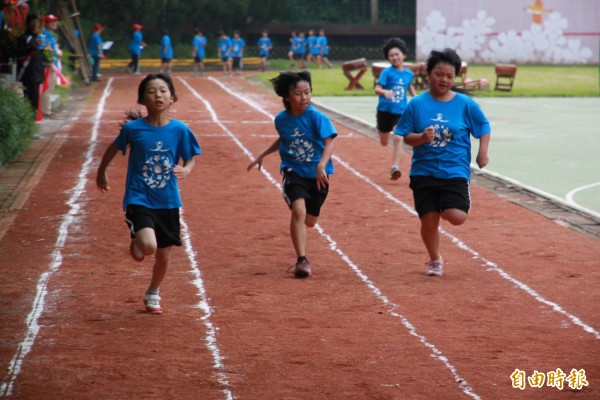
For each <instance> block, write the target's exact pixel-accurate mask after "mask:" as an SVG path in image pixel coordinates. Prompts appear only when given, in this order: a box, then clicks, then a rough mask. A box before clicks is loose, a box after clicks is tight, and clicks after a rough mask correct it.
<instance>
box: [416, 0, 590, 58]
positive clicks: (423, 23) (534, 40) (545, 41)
mask: <svg viewBox="0 0 600 400" xmlns="http://www.w3.org/2000/svg"><path fill="white" fill-rule="evenodd" d="M416 24H417V33H416V54H417V59H419V60H422V59H425V58H426V57H427V55H428V54H429V52H430V51H431V50H432V49H443V48H445V47H451V48H454V49H456V50H457V51H458V52H459V54H460V55H461V57H462V58H463V59H464V60H465V61H468V62H477V63H502V62H505V63H522V64H525V63H530V64H598V48H599V46H600V1H599V0H577V1H573V0H502V1H497V2H496V1H494V2H492V1H489V0H446V1H436V0H417V21H416Z"/></svg>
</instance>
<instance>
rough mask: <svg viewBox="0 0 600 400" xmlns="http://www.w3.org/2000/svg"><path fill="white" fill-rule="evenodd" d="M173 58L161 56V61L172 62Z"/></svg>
mask: <svg viewBox="0 0 600 400" xmlns="http://www.w3.org/2000/svg"><path fill="white" fill-rule="evenodd" d="M172 60H173V59H172V58H161V59H160V61H162V62H164V63H170V62H171V61H172Z"/></svg>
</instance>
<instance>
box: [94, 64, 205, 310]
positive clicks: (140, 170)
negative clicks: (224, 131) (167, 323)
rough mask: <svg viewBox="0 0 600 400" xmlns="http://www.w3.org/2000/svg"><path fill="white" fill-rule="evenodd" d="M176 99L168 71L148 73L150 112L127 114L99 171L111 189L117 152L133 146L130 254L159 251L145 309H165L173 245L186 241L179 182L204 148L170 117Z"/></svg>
mask: <svg viewBox="0 0 600 400" xmlns="http://www.w3.org/2000/svg"><path fill="white" fill-rule="evenodd" d="M176 101H177V95H176V94H175V88H174V86H173V81H172V80H171V78H170V76H169V75H165V74H150V75H148V76H146V77H145V78H144V79H143V80H142V82H141V83H140V85H139V88H138V103H139V104H142V105H144V106H145V107H146V110H147V111H148V115H147V116H146V117H145V118H142V117H141V115H140V116H135V115H132V114H133V113H128V117H130V118H129V119H132V120H131V121H130V122H127V123H125V124H123V126H122V127H121V132H120V133H119V135H118V136H117V138H116V139H115V141H114V142H113V143H111V144H110V145H109V146H108V148H107V149H106V152H105V153H104V156H103V157H102V161H101V163H100V166H99V167H98V173H97V176H96V185H97V186H98V189H99V190H100V191H102V192H105V191H108V190H110V187H109V186H108V178H107V176H106V169H107V168H108V165H109V164H110V162H111V161H112V159H113V158H114V157H115V156H116V155H117V153H118V152H121V153H123V154H125V153H126V151H127V148H128V147H129V149H130V150H129V162H128V167H127V181H126V185H125V195H124V198H123V208H124V210H125V218H126V222H127V225H128V226H129V228H130V230H131V243H130V245H129V251H130V254H131V256H132V257H133V259H134V260H136V261H143V260H144V258H145V256H150V255H154V256H155V258H154V268H153V271H152V279H151V281H150V285H149V286H148V289H147V290H146V295H145V297H144V304H145V306H146V312H148V313H152V314H161V313H162V312H163V309H162V307H161V305H160V300H161V298H160V294H159V289H160V284H161V283H162V281H163V279H164V278H165V275H166V273H167V270H168V267H169V260H170V256H171V247H172V246H173V245H175V246H181V238H180V234H179V231H180V221H179V208H180V207H181V197H180V194H179V186H178V181H179V180H180V179H183V178H185V177H187V176H188V175H189V174H190V172H192V169H193V168H194V165H195V161H194V156H196V155H199V154H200V153H201V150H200V146H199V145H198V142H197V141H196V137H195V136H194V133H193V132H192V131H191V130H190V129H189V128H188V127H187V126H186V125H185V124H184V123H183V122H180V121H178V120H176V119H172V118H171V117H170V116H169V108H170V106H171V104H173V103H174V102H176ZM180 160H183V162H182V165H179V161H180Z"/></svg>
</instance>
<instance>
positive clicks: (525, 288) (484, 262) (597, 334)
mask: <svg viewBox="0 0 600 400" xmlns="http://www.w3.org/2000/svg"><path fill="white" fill-rule="evenodd" d="M209 79H210V80H212V81H214V82H216V83H217V84H218V85H219V86H221V87H222V88H223V90H225V91H227V92H228V93H229V94H231V95H232V96H234V97H237V98H238V99H239V100H241V101H243V102H245V103H246V104H248V105H250V106H251V107H254V108H255V109H256V110H257V111H259V112H261V113H263V114H265V115H267V116H269V117H270V118H273V117H272V116H271V115H270V114H268V113H266V112H265V111H263V110H262V109H261V107H260V106H259V105H258V104H255V103H254V102H252V101H249V100H247V99H245V98H243V97H241V96H240V95H238V94H237V92H235V91H234V90H231V89H230V88H228V87H227V86H226V85H225V84H223V83H221V82H219V81H217V80H215V79H213V78H209ZM333 159H334V160H335V161H336V162H337V163H339V164H341V165H343V166H344V167H345V168H346V169H348V170H349V171H350V172H352V173H353V174H354V175H355V176H357V177H358V178H360V179H362V180H363V181H365V182H366V183H368V184H369V185H371V186H373V187H374V188H375V189H376V190H377V191H379V192H380V193H382V194H383V195H384V196H385V197H386V198H387V199H389V200H391V201H392V202H394V203H396V204H398V205H400V206H402V207H403V208H404V209H405V210H407V211H409V212H410V213H411V214H413V215H416V211H415V210H414V209H413V208H412V207H410V206H409V205H408V204H406V203H404V202H402V201H401V200H399V199H397V198H396V197H394V196H393V195H392V194H391V193H389V192H387V191H386V190H385V189H383V188H382V187H381V186H379V185H377V184H376V183H375V182H373V181H372V180H371V179H369V178H368V177H366V176H365V175H363V174H362V173H360V172H358V171H357V170H356V169H354V168H352V167H351V166H350V164H349V163H347V162H345V161H343V160H342V159H340V158H339V157H337V156H335V155H334V156H333ZM440 233H441V234H442V235H444V236H446V237H447V238H449V239H450V240H451V241H452V243H454V244H455V245H456V246H457V247H458V248H460V249H462V250H465V251H466V252H468V253H470V254H471V255H472V256H473V259H478V260H481V261H482V264H481V266H482V267H486V268H488V269H490V270H492V271H495V272H496V273H498V275H500V276H501V277H502V278H504V279H505V280H507V281H508V282H510V283H512V284H514V285H515V286H516V287H518V288H519V289H521V290H522V291H524V292H525V293H527V294H528V295H530V296H532V297H533V298H534V299H535V300H537V301H538V302H540V303H542V304H545V305H547V306H549V307H551V308H552V310H554V311H555V312H557V313H559V314H562V315H564V316H565V317H567V318H568V319H569V320H571V322H572V323H573V324H575V325H577V326H579V327H581V328H582V329H583V330H584V331H586V332H588V333H591V334H592V335H594V336H595V337H596V339H600V332H598V331H597V330H596V329H594V328H593V327H592V326H590V325H588V324H586V323H584V322H583V321H582V320H581V319H579V318H578V317H576V316H575V315H573V314H571V313H569V312H568V311H566V310H565V309H563V308H562V307H561V306H560V305H559V304H557V303H555V302H553V301H550V300H547V299H546V298H544V297H543V296H542V295H540V294H539V293H538V292H536V291H535V290H534V289H532V288H531V287H529V286H528V285H526V284H525V283H523V282H521V281H519V280H518V279H516V278H514V277H513V276H512V275H510V274H509V273H508V272H506V271H504V270H503V269H502V268H501V267H500V266H499V265H498V264H496V263H494V262H493V261H490V260H488V259H486V258H485V257H483V256H482V255H481V254H479V252H477V251H476V250H474V249H472V248H471V247H469V246H467V245H466V244H465V243H464V242H463V241H462V240H460V239H459V238H458V237H456V236H454V235H452V234H450V233H449V232H447V231H446V230H445V229H443V228H442V227H440Z"/></svg>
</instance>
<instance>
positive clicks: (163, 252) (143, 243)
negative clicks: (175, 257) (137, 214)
mask: <svg viewBox="0 0 600 400" xmlns="http://www.w3.org/2000/svg"><path fill="white" fill-rule="evenodd" d="M135 242H136V246H137V247H138V248H139V249H140V250H141V251H142V252H143V253H144V255H146V256H151V255H154V268H153V270H152V279H151V281H150V288H151V289H154V290H158V289H159V288H160V284H161V283H162V281H163V279H164V278H165V275H166V274H167V269H168V267H169V260H170V256H171V246H169V247H165V248H160V249H159V248H158V244H157V243H156V234H155V233H154V229H152V228H142V229H140V230H139V231H137V232H136V234H135Z"/></svg>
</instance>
